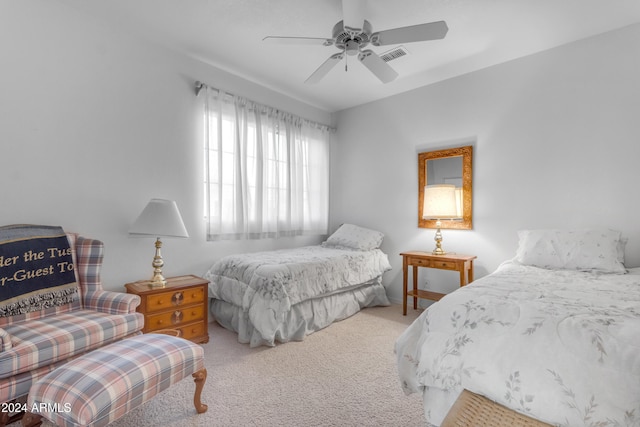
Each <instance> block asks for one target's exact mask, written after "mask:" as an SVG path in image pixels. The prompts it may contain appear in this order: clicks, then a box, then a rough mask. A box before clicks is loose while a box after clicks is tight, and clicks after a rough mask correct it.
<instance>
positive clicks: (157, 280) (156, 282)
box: [149, 237, 167, 288]
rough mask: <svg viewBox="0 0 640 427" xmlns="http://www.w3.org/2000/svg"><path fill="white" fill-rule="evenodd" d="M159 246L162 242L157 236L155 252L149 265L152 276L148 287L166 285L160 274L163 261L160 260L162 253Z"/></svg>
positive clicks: (162, 286)
mask: <svg viewBox="0 0 640 427" xmlns="http://www.w3.org/2000/svg"><path fill="white" fill-rule="evenodd" d="M160 248H162V242H161V241H160V238H159V237H158V238H157V240H156V254H155V256H154V257H153V262H152V263H151V266H152V267H153V277H152V278H151V282H149V287H150V288H164V287H165V286H167V280H166V279H165V278H164V276H163V275H162V267H164V261H163V260H162V255H161V254H160Z"/></svg>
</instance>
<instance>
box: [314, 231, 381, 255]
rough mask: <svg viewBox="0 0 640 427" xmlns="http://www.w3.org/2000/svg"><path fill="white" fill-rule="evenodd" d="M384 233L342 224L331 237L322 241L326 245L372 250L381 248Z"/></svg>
mask: <svg viewBox="0 0 640 427" xmlns="http://www.w3.org/2000/svg"><path fill="white" fill-rule="evenodd" d="M383 238H384V234H382V233H381V232H379V231H375V230H370V229H368V228H363V227H358V226H357V225H353V224H342V225H341V226H340V228H338V229H337V230H336V232H335V233H333V234H332V235H331V236H329V238H328V239H327V240H326V241H325V242H323V243H322V246H325V247H334V248H348V249H358V250H361V251H370V250H372V249H376V248H379V247H380V245H381V244H382V239H383Z"/></svg>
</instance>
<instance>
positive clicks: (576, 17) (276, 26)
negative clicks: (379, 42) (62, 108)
mask: <svg viewBox="0 0 640 427" xmlns="http://www.w3.org/2000/svg"><path fill="white" fill-rule="evenodd" d="M60 1H62V2H64V3H66V4H69V5H72V6H74V7H76V8H78V9H81V10H84V11H85V12H88V13H90V14H94V15H96V16H98V17H101V18H103V19H106V20H107V21H110V22H112V23H113V24H114V25H118V26H120V27H122V28H128V29H130V30H132V31H135V32H137V33H139V34H141V35H143V36H145V37H147V38H150V39H152V40H154V41H157V42H158V43H160V44H163V45H165V46H168V47H170V48H172V49H176V50H179V51H181V52H183V53H185V54H187V55H190V56H193V57H196V58H198V59H200V60H202V61H205V62H207V63H210V64H212V65H214V66H216V67H219V68H221V69H223V70H226V71H229V72H232V73H234V74H237V75H239V76H242V77H244V78H246V79H248V80H251V81H253V82H256V83H259V84H261V85H263V86H266V87H269V88H271V89H274V90H276V91H279V92H282V93H284V94H286V95H289V96H292V97H294V98H296V99H299V100H301V101H304V102H306V103H308V104H311V105H314V106H316V107H320V108H322V109H324V110H327V111H330V112H333V111H338V110H342V109H345V108H348V107H352V106H355V105H360V104H363V103H366V102H370V101H374V100H376V99H380V98H384V97H387V96H390V95H393V94H396V93H400V92H404V91H407V90H411V89H414V88H416V87H420V86H424V85H427V84H430V83H434V82H437V81H440V80H443V79H447V78H450V77H453V76H456V75H460V74H464V73H468V72H471V71H474V70H478V69H481V68H485V67H488V66H491V65H494V64H498V63H501V62H505V61H509V60H511V59H515V58H518V57H522V56H525V55H529V54H532V53H535V52H539V51H542V50H546V49H549V48H552V47H555V46H559V45H562V44H565V43H569V42H572V41H575V40H578V39H582V38H585V37H589V36H593V35H596V34H600V33H603V32H607V31H610V30H614V29H617V28H621V27H624V26H627V25H630V24H633V23H637V22H640V1H639V0H615V1H611V0H394V1H390V0H368V3H367V13H366V17H367V20H368V21H369V22H370V23H371V25H372V26H373V31H381V30H386V29H390V28H397V27H403V26H408V25H415V24H421V23H425V22H433V21H440V20H445V21H446V22H447V24H448V26H449V32H448V34H447V36H446V38H445V39H444V40H438V41H427V42H419V43H407V44H405V45H404V47H405V48H406V49H407V50H408V51H409V53H410V54H409V55H407V56H404V57H402V58H399V59H396V60H393V61H391V62H389V65H391V66H392V67H393V68H394V69H395V70H396V71H397V72H398V73H399V77H398V78H397V79H396V80H394V81H393V82H391V83H387V84H383V83H381V82H380V81H379V80H377V79H376V78H375V77H374V76H373V75H372V74H371V73H370V72H369V71H368V70H367V69H366V68H365V67H364V66H363V65H362V64H360V63H359V62H358V61H357V60H356V59H355V57H348V61H349V62H348V71H346V72H345V69H344V64H339V65H338V66H336V67H335V68H334V69H333V70H331V72H330V73H329V74H328V75H327V76H326V77H325V78H324V79H323V80H322V81H321V82H319V83H318V84H315V85H309V84H305V83H304V81H305V80H306V78H307V77H308V76H309V75H310V74H311V73H312V72H313V71H314V70H315V69H316V68H317V67H319V66H320V64H322V63H323V62H324V61H325V59H327V58H328V57H329V56H330V55H332V54H334V53H337V52H338V49H337V48H335V47H333V46H330V47H324V46H305V45H284V46H283V45H275V44H268V43H264V42H263V41H262V39H263V37H265V36H267V35H276V36H300V37H326V38H331V31H332V28H333V26H334V24H336V22H338V21H339V20H341V19H342V6H341V0H60ZM345 1H349V0H345ZM392 47H394V46H385V47H369V48H371V49H372V50H374V51H375V52H377V53H383V52H385V51H387V50H389V49H390V48H392ZM208 83H211V84H214V85H215V82H208Z"/></svg>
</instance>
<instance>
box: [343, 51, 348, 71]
mask: <svg viewBox="0 0 640 427" xmlns="http://www.w3.org/2000/svg"><path fill="white" fill-rule="evenodd" d="M344 53H345V55H344V71H345V72H347V71H349V55H347V54H346V53H347V50H346V49H345V50H344Z"/></svg>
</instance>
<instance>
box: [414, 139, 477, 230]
mask: <svg viewBox="0 0 640 427" xmlns="http://www.w3.org/2000/svg"><path fill="white" fill-rule="evenodd" d="M472 152H473V147H472V146H466V147H458V148H451V149H446V150H439V151H430V152H425V153H419V154H418V171H419V174H418V186H419V187H418V188H419V197H418V226H419V227H422V228H437V227H436V218H423V211H424V207H423V203H424V188H425V186H427V185H429V186H431V185H443V184H444V185H453V186H455V187H456V215H455V216H456V217H457V218H448V219H447V220H443V221H442V222H441V227H440V228H459V229H471V228H472V209H471V200H472V182H471V180H472Z"/></svg>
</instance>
